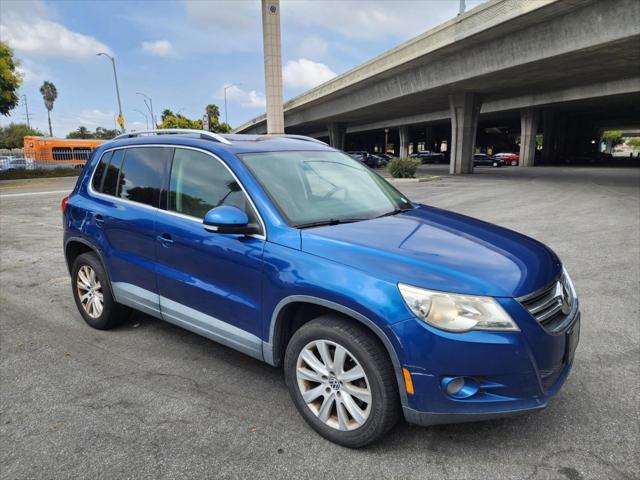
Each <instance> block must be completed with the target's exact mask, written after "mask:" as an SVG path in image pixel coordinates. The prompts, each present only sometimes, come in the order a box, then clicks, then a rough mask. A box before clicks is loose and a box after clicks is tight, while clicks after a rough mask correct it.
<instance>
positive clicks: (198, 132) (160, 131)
mask: <svg viewBox="0 0 640 480" xmlns="http://www.w3.org/2000/svg"><path fill="white" fill-rule="evenodd" d="M181 133H191V134H195V135H200V136H201V137H202V138H207V139H209V140H214V141H216V142H219V143H224V144H225V145H231V142H230V141H229V140H227V139H226V138H224V137H223V136H222V135H219V134H217V133H213V132H208V131H206V130H196V129H192V128H158V129H155V130H143V131H140V132H130V133H123V134H121V135H118V136H117V137H115V138H114V140H117V139H119V138H135V137H140V136H142V135H162V134H181Z"/></svg>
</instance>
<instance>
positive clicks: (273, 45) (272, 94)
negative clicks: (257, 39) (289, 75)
mask: <svg viewBox="0 0 640 480" xmlns="http://www.w3.org/2000/svg"><path fill="white" fill-rule="evenodd" d="M262 41H263V45H264V77H265V82H264V85H265V96H266V98H267V133H268V134H269V135H272V134H282V133H284V113H283V106H282V54H281V50H280V0H262Z"/></svg>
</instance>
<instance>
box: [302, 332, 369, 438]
mask: <svg viewBox="0 0 640 480" xmlns="http://www.w3.org/2000/svg"><path fill="white" fill-rule="evenodd" d="M296 378H297V383H298V388H299V390H300V394H301V395H302V398H303V400H304V402H305V403H306V404H307V406H308V407H309V409H310V410H311V411H312V412H313V413H314V414H315V415H316V417H318V419H319V420H320V421H322V422H323V423H324V424H325V425H327V426H329V427H332V428H335V429H336V430H341V431H347V430H355V429H357V428H359V427H361V426H362V425H363V424H364V423H365V422H366V421H367V419H368V418H369V415H370V413H371V403H372V395H371V388H370V384H369V381H368V379H367V375H366V374H365V372H364V369H363V368H362V365H361V364H360V362H359V361H358V360H357V358H356V357H355V356H354V355H353V354H352V353H351V352H350V351H349V350H347V349H346V348H344V347H343V346H342V345H339V344H337V343H335V342H332V341H329V340H315V341H313V342H310V343H308V344H307V345H306V346H305V347H304V348H303V349H302V350H301V351H300V353H299V354H298V360H297V362H296Z"/></svg>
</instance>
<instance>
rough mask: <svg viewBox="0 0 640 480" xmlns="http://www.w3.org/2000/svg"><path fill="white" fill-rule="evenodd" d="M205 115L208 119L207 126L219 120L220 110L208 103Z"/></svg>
mask: <svg viewBox="0 0 640 480" xmlns="http://www.w3.org/2000/svg"><path fill="white" fill-rule="evenodd" d="M205 113H206V114H207V117H209V125H213V124H214V123H218V119H219V118H220V109H219V108H218V106H217V105H215V104H213V103H210V104H209V105H207V107H206V108H205Z"/></svg>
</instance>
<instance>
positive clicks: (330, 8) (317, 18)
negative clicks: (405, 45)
mask: <svg viewBox="0 0 640 480" xmlns="http://www.w3.org/2000/svg"><path fill="white" fill-rule="evenodd" d="M483 1H484V0H467V10H469V9H471V8H473V7H475V6H477V5H479V4H480V3H482V2H483ZM458 6H459V3H458V2H456V1H453V0H423V1H415V0H394V1H392V2H381V1H379V0H322V1H309V2H300V1H293V0H285V1H283V3H282V22H283V24H286V23H288V22H291V23H292V24H297V25H302V26H307V27H313V26H315V27H321V28H325V29H327V30H331V31H335V32H338V33H340V34H341V35H344V36H345V37H348V38H361V39H375V38H384V37H400V38H409V37H412V36H414V35H417V34H419V33H422V32H424V31H426V30H428V29H429V28H432V27H435V26H436V25H439V24H440V23H442V22H445V21H447V20H450V19H451V18H454V17H455V16H456V14H457V13H458Z"/></svg>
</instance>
